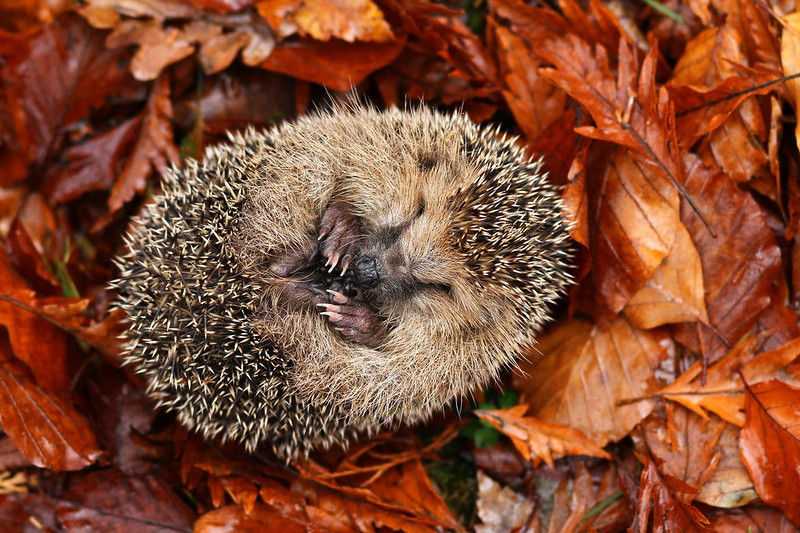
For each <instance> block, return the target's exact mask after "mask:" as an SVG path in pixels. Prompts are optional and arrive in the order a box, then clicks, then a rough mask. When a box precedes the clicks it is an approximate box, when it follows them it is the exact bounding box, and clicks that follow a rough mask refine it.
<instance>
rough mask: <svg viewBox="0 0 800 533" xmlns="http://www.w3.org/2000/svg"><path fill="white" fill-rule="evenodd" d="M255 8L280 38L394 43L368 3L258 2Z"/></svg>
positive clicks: (367, 0)
mask: <svg viewBox="0 0 800 533" xmlns="http://www.w3.org/2000/svg"><path fill="white" fill-rule="evenodd" d="M255 5H256V8H257V9H258V12H259V14H260V15H261V16H262V17H264V19H266V20H267V22H269V24H270V26H272V29H273V31H275V33H276V34H277V35H278V36H279V37H280V38H285V37H288V36H290V35H293V34H294V33H299V34H300V35H301V36H303V37H306V36H308V37H312V38H314V39H317V40H320V41H328V40H329V39H331V38H336V39H341V40H343V41H347V42H349V43H352V42H354V41H372V42H379V43H383V42H388V41H391V40H393V39H394V33H393V32H392V29H391V27H390V26H389V24H388V23H387V22H386V20H385V19H384V17H383V13H382V12H381V10H380V8H378V6H376V5H375V4H374V3H373V2H372V0H259V1H258V2H256V4H255Z"/></svg>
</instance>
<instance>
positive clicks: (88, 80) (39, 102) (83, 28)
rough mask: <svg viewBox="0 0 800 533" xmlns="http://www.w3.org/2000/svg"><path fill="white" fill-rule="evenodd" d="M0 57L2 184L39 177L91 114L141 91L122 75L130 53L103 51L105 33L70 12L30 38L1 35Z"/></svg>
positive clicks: (127, 73)
mask: <svg viewBox="0 0 800 533" xmlns="http://www.w3.org/2000/svg"><path fill="white" fill-rule="evenodd" d="M0 55H2V56H3V58H4V59H3V63H2V66H1V67H0V168H2V169H3V171H2V172H0V185H3V186H8V185H11V184H14V183H18V182H19V181H21V180H23V179H24V178H26V177H27V176H28V172H29V171H30V170H32V169H33V170H34V171H41V169H42V168H43V165H44V164H45V163H46V162H47V161H48V158H50V157H52V156H53V155H54V154H55V153H56V152H57V151H58V150H59V149H60V148H61V147H62V146H63V145H64V144H65V140H66V139H65V138H66V135H67V132H68V131H69V130H70V129H71V128H75V127H76V125H77V124H78V123H80V122H81V121H83V120H85V118H86V116H87V115H88V114H89V112H90V110H92V109H98V108H101V107H102V106H103V105H104V104H105V103H106V101H107V100H108V99H110V98H112V97H113V98H115V99H117V100H119V101H124V100H125V99H126V98H127V97H129V96H130V95H131V94H132V93H138V92H139V90H140V89H141V86H139V85H138V84H137V83H135V82H134V81H133V80H132V78H131V77H130V73H129V72H128V71H127V70H126V69H125V63H126V61H127V58H128V57H129V56H130V53H129V51H127V50H107V49H106V48H105V47H104V46H103V35H102V33H101V32H97V31H93V30H92V28H91V27H90V26H88V25H87V24H86V22H85V21H84V20H83V19H81V18H80V17H79V16H77V15H76V14H74V13H68V14H67V15H65V16H62V17H60V18H59V19H58V21H56V22H55V23H53V24H48V25H45V26H43V27H42V28H40V29H39V30H37V31H34V32H29V33H27V34H23V35H20V36H14V37H13V38H11V37H10V36H0ZM44 80H47V82H46V83H45V82H44ZM36 169H39V170H36Z"/></svg>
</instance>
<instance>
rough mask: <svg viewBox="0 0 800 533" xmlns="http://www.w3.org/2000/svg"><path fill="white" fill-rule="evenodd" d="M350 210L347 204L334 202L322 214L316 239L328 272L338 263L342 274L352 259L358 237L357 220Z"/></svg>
mask: <svg viewBox="0 0 800 533" xmlns="http://www.w3.org/2000/svg"><path fill="white" fill-rule="evenodd" d="M351 211H352V210H351V209H350V208H349V206H348V205H347V204H344V203H342V202H334V203H332V204H331V205H330V206H328V209H326V210H325V214H324V215H322V222H320V229H319V237H318V238H317V240H319V241H320V247H319V251H320V253H321V254H322V256H323V257H324V258H325V260H326V261H325V267H328V272H333V269H334V268H336V266H337V265H338V266H339V267H341V269H342V275H344V273H345V272H347V267H349V266H350V261H352V259H353V252H354V251H355V243H356V239H357V237H358V220H357V219H356V217H354V216H353V215H352V214H351Z"/></svg>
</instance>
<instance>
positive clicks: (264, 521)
mask: <svg viewBox="0 0 800 533" xmlns="http://www.w3.org/2000/svg"><path fill="white" fill-rule="evenodd" d="M193 531H194V533H228V532H231V531H236V532H241V533H261V532H262V531H280V532H281V533H305V532H306V531H308V528H307V527H306V524H304V522H303V520H302V517H301V516H292V515H289V516H286V515H284V514H283V513H281V511H280V510H278V509H275V508H274V507H272V506H269V505H265V504H263V503H259V504H256V505H255V506H254V507H253V508H252V509H251V510H250V511H246V510H245V509H244V508H243V507H242V506H241V505H226V506H224V507H220V508H219V509H214V510H212V511H209V512H207V513H206V514H204V515H203V516H201V517H200V518H198V519H197V521H196V522H195V523H194V529H193ZM325 531H346V529H336V528H335V529H328V528H326V529H325Z"/></svg>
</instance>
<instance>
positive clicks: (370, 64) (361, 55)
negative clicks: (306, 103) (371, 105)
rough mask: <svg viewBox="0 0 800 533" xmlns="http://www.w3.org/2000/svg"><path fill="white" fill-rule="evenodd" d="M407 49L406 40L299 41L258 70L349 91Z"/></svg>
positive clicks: (278, 50)
mask: <svg viewBox="0 0 800 533" xmlns="http://www.w3.org/2000/svg"><path fill="white" fill-rule="evenodd" d="M404 45H405V38H403V39H397V40H394V41H390V42H386V43H362V42H355V43H345V42H340V41H331V42H329V43H322V42H320V41H314V40H300V41H297V42H293V43H292V45H291V46H278V47H276V48H275V50H274V51H273V52H272V53H271V54H270V56H269V57H268V58H266V59H265V60H264V61H263V62H261V63H260V64H259V66H260V67H261V68H265V69H267V70H272V71H275V72H282V73H284V74H288V75H290V76H294V77H296V78H300V79H301V80H306V81H311V82H314V83H319V84H322V85H325V86H327V87H329V88H331V89H333V90H335V91H348V90H350V89H351V88H353V87H354V86H356V85H358V84H359V83H361V82H362V81H363V80H364V78H365V77H367V75H368V74H370V73H372V72H373V71H375V70H376V69H379V68H381V67H384V66H386V65H387V64H389V63H391V62H392V61H394V59H395V58H396V57H397V55H398V54H399V53H400V52H401V50H402V49H403V46H404Z"/></svg>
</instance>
